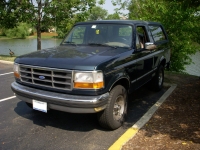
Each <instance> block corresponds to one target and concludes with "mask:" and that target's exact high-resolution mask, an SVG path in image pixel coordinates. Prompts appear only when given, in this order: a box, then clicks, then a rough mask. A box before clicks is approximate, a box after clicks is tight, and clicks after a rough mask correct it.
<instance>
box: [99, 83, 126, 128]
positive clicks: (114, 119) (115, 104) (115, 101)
mask: <svg viewBox="0 0 200 150" xmlns="http://www.w3.org/2000/svg"><path fill="white" fill-rule="evenodd" d="M126 112H127V91H126V89H125V88H124V87H123V86H121V85H117V86H115V87H114V88H113V89H112V90H111V92H110V96H109V99H108V104H107V107H106V108H105V109H104V110H103V111H101V112H99V113H98V121H99V124H100V125H101V126H102V127H104V128H107V129H111V130H114V129H117V128H119V127H121V126H122V124H123V122H124V118H125V115H126Z"/></svg>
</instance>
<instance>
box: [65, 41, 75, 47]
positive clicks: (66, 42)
mask: <svg viewBox="0 0 200 150" xmlns="http://www.w3.org/2000/svg"><path fill="white" fill-rule="evenodd" d="M63 43H64V44H72V45H75V46H77V45H76V44H75V42H71V41H65V42H63Z"/></svg>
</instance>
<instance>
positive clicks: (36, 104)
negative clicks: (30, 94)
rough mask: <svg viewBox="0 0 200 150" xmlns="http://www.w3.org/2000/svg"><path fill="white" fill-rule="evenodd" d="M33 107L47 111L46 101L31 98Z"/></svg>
mask: <svg viewBox="0 0 200 150" xmlns="http://www.w3.org/2000/svg"><path fill="white" fill-rule="evenodd" d="M33 109H35V110H39V111H42V112H45V113H47V103H46V102H41V101H37V100H33Z"/></svg>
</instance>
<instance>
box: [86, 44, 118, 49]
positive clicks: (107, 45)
mask: <svg viewBox="0 0 200 150" xmlns="http://www.w3.org/2000/svg"><path fill="white" fill-rule="evenodd" d="M88 45H97V46H107V47H112V48H115V49H116V48H117V47H116V46H111V45H108V44H102V43H88Z"/></svg>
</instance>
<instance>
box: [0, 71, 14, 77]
mask: <svg viewBox="0 0 200 150" xmlns="http://www.w3.org/2000/svg"><path fill="white" fill-rule="evenodd" d="M11 73H13V72H8V73H3V74H0V76H4V75H7V74H11Z"/></svg>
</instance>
